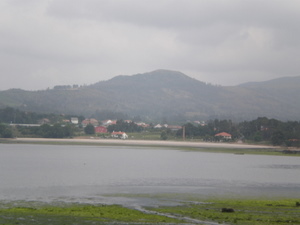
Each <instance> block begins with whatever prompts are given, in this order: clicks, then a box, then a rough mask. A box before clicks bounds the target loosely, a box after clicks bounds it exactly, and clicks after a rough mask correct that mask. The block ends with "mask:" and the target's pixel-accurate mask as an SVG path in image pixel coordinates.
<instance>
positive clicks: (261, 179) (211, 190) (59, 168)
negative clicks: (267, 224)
mask: <svg viewBox="0 0 300 225" xmlns="http://www.w3.org/2000/svg"><path fill="white" fill-rule="evenodd" d="M115 193H123V194H124V193H125V194H131V193H133V194H137V193H146V194H148V193H149V194H152V193H190V194H199V195H205V196H207V195H213V196H214V195H224V194H225V195H232V196H239V195H249V196H271V197H272V196H276V197H300V158H299V157H287V156H282V157H281V156H257V155H235V154H221V153H204V152H188V151H179V150H171V149H163V148H161V149H158V148H154V149H151V148H142V147H95V146H59V145H58V146H55V145H17V144H0V200H41V201H53V200H62V201H69V200H70V201H84V200H90V201H105V199H106V197H105V196H106V194H115ZM106 200H107V199H106ZM118 201H120V199H118Z"/></svg>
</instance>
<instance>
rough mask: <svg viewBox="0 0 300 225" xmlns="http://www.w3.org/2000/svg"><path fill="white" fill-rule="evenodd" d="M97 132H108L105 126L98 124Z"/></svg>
mask: <svg viewBox="0 0 300 225" xmlns="http://www.w3.org/2000/svg"><path fill="white" fill-rule="evenodd" d="M95 133H96V134H99V133H100V134H101V133H107V128H106V127H104V126H97V127H95Z"/></svg>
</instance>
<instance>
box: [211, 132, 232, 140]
mask: <svg viewBox="0 0 300 225" xmlns="http://www.w3.org/2000/svg"><path fill="white" fill-rule="evenodd" d="M215 137H220V138H223V139H225V140H231V137H232V136H231V134H228V133H226V132H221V133H218V134H216V135H215Z"/></svg>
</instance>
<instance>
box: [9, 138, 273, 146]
mask: <svg viewBox="0 0 300 225" xmlns="http://www.w3.org/2000/svg"><path fill="white" fill-rule="evenodd" d="M14 141H15V142H24V143H26V142H36V143H43V142H45V143H46V142H48V143H49V142H55V143H59V142H61V143H70V144H72V143H73V144H75V143H82V144H84V143H86V144H99V145H101V144H103V145H107V144H109V145H124V146H134V145H136V146H166V147H167V146H170V147H196V148H234V149H277V147H274V146H268V145H249V144H243V143H212V142H192V141H161V140H130V139H127V140H120V139H99V138H89V139H88V138H82V139H78V138H74V139H54V138H16V139H14Z"/></svg>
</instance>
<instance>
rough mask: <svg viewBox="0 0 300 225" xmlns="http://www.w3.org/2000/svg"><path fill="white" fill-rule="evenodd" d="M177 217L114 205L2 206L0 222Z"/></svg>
mask: <svg viewBox="0 0 300 225" xmlns="http://www.w3.org/2000/svg"><path fill="white" fill-rule="evenodd" d="M178 221H179V220H176V219H172V218H168V217H165V216H159V215H152V214H146V213H142V212H140V211H137V210H134V209H128V208H124V207H121V206H117V205H102V206H94V205H80V204H78V205H69V206H63V207H61V206H40V207H32V206H31V207H24V206H23V207H3V206H2V208H1V209H0V224H6V225H11V224H22V225H27V224H28V225H32V224H43V225H48V224H49V225H50V224H65V225H69V224H80V225H81V224H133V223H134V224H167V223H168V224H169V223H178Z"/></svg>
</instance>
